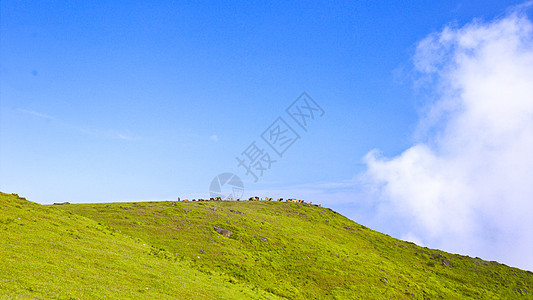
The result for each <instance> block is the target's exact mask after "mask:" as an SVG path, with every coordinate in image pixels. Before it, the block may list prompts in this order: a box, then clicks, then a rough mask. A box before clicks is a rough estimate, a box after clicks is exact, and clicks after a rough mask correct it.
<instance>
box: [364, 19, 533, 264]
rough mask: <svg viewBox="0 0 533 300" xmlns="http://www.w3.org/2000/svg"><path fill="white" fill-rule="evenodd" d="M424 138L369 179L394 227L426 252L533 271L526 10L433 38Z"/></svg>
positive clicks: (421, 63)
mask: <svg viewBox="0 0 533 300" xmlns="http://www.w3.org/2000/svg"><path fill="white" fill-rule="evenodd" d="M414 65H415V69H416V71H417V78H416V82H417V84H420V85H421V86H423V87H424V88H425V90H427V91H431V93H430V94H429V95H428V98H429V100H428V102H429V104H428V106H427V109H426V110H425V112H424V113H423V115H422V118H421V121H420V125H419V128H418V142H417V143H416V144H415V145H413V146H412V147H410V148H409V149H407V150H405V151H404V152H403V153H401V154H400V155H398V156H396V157H392V158H385V157H382V156H381V155H380V154H379V152H378V151H372V152H370V153H368V154H367V156H366V157H365V162H366V164H367V170H366V172H365V173H364V174H363V175H362V177H361V179H362V180H363V181H364V182H365V183H366V184H367V187H369V188H370V190H371V191H372V193H373V194H372V197H373V199H374V201H375V202H374V203H373V205H374V209H375V212H376V214H377V215H379V216H381V218H382V219H383V218H387V219H388V221H386V223H387V224H389V225H388V226H390V227H391V231H394V229H392V226H395V225H393V224H403V225H404V226H405V227H403V229H402V230H403V233H404V234H405V235H404V238H406V239H411V240H418V241H419V242H421V243H424V245H425V246H428V247H437V248H442V249H444V250H448V251H453V252H457V253H462V254H467V255H471V256H479V257H482V258H484V259H489V260H498V261H500V262H503V263H506V264H509V265H512V266H516V267H520V268H524V269H529V270H533V255H532V253H533V24H532V22H531V20H530V19H529V18H528V17H527V16H526V15H525V14H524V13H522V12H516V11H515V12H512V13H511V14H508V15H506V16H505V17H502V18H499V19H497V20H494V21H492V22H488V23H483V22H479V21H473V22H472V23H470V24H467V25H465V26H463V27H460V28H457V27H452V26H449V27H446V28H445V29H444V30H442V31H441V32H439V33H434V34H431V35H429V36H428V37H427V38H425V39H424V40H422V41H421V42H420V43H419V44H418V45H417V49H416V54H415V56H414Z"/></svg>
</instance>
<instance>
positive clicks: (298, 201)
mask: <svg viewBox="0 0 533 300" xmlns="http://www.w3.org/2000/svg"><path fill="white" fill-rule="evenodd" d="M178 201H182V202H190V201H192V202H196V201H198V202H202V201H243V200H241V198H237V199H233V198H228V199H222V197H211V198H209V200H208V199H202V198H199V199H192V200H188V199H184V200H181V199H180V198H179V197H178ZM248 201H275V200H274V198H269V197H265V198H264V199H263V198H259V197H250V198H248ZM277 201H278V202H283V201H285V202H294V203H302V204H307V205H315V206H318V207H321V206H322V205H321V204H313V202H306V201H305V200H298V199H287V200H283V198H278V199H277Z"/></svg>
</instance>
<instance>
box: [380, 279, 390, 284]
mask: <svg viewBox="0 0 533 300" xmlns="http://www.w3.org/2000/svg"><path fill="white" fill-rule="evenodd" d="M381 281H383V282H385V283H389V281H388V280H387V278H381Z"/></svg>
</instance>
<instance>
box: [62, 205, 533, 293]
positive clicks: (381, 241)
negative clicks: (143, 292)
mask: <svg viewBox="0 0 533 300" xmlns="http://www.w3.org/2000/svg"><path fill="white" fill-rule="evenodd" d="M61 209H64V210H65V211H70V212H73V213H76V214H80V215H83V216H86V217H89V218H92V219H94V220H97V221H98V222H101V223H103V224H107V225H109V226H110V227H112V228H116V229H119V230H120V231H121V232H122V233H124V234H127V235H129V236H132V237H136V238H139V239H142V240H144V241H147V242H149V243H150V244H151V245H154V246H155V247H157V248H161V249H164V250H165V251H166V252H168V253H172V254H173V255H174V256H176V255H179V256H176V257H180V259H181V260H182V261H185V262H190V263H191V264H192V265H193V266H195V267H196V268H197V269H199V270H202V271H204V272H207V273H209V272H212V271H216V272H220V273H224V274H227V275H228V276H230V277H231V278H232V280H233V281H238V282H245V283H247V284H254V285H256V286H257V287H259V288H260V289H262V290H266V291H269V292H272V293H275V294H277V295H280V296H283V297H288V298H296V299H306V298H315V297H317V298H329V297H332V296H338V297H341V298H347V297H349V298H390V297H392V298H416V299H423V298H424V297H429V298H446V299H459V298H461V299H464V298H494V299H496V298H497V299H502V298H507V299H516V298H519V297H524V298H532V296H533V273H531V272H528V271H523V270H520V269H516V268H511V267H508V266H505V265H502V264H499V263H496V262H488V261H484V260H481V259H479V258H470V257H466V256H460V255H454V254H449V253H446V252H443V251H439V250H432V249H428V248H422V247H419V246H416V245H414V244H412V243H409V242H404V241H400V240H397V239H394V238H391V237H389V236H387V235H384V234H381V233H378V232H376V231H373V230H370V229H368V228H366V227H364V226H361V225H358V224H357V223H355V222H353V221H351V220H349V219H347V218H345V217H343V216H341V215H339V214H337V213H335V212H333V211H331V210H328V209H325V208H319V207H314V206H312V207H308V206H304V205H302V204H296V203H278V202H257V201H251V202H248V201H246V202H188V203H184V202H149V203H113V204H77V205H65V206H62V207H61ZM187 210H190V211H188V212H187ZM231 210H234V211H239V212H242V213H243V214H239V213H237V212H232V211H231ZM214 225H218V226H220V227H222V228H225V229H229V230H232V231H233V232H234V233H235V234H234V235H233V236H231V237H230V238H226V237H223V236H221V235H219V234H217V233H216V232H215V231H214V230H213V226H214ZM261 238H263V239H261ZM447 261H448V262H450V263H451V265H452V267H449V266H447V265H445V264H444V263H443V262H447Z"/></svg>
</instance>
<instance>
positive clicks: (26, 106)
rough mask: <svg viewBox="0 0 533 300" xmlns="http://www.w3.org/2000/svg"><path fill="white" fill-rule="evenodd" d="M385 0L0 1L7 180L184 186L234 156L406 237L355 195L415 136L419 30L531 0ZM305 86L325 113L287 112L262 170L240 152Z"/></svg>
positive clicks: (150, 195)
mask: <svg viewBox="0 0 533 300" xmlns="http://www.w3.org/2000/svg"><path fill="white" fill-rule="evenodd" d="M390 2H391V3H388V2H384V1H372V2H355V1H344V2H335V3H330V2H329V1H323V2H304V1H299V2H296V1H295V2H286V1H280V2H276V3H268V2H255V3H247V2H242V3H238V2H234V3H233V4H225V3H220V2H215V1H207V2H200V1H198V2H196V1H195V2H185V1H178V2H166V1H164V2H160V3H158V4H153V3H152V2H150V3H148V2H146V1H129V2H128V3H119V2H109V1H100V2H93V3H87V2H86V1H73V2H44V1H2V2H1V20H0V22H1V23H0V24H1V29H0V30H1V32H0V33H1V58H0V59H1V69H0V76H1V87H0V93H1V94H0V97H1V98H0V190H1V191H3V192H9V193H11V192H16V193H19V194H21V195H24V196H26V197H27V198H28V199H30V200H32V201H35V202H39V203H52V202H63V201H70V202H111V201H143V200H174V199H176V197H178V196H181V198H197V197H209V185H210V183H211V180H212V179H213V178H214V177H215V176H216V175H217V174H220V173H223V172H231V173H234V174H236V175H238V176H239V177H240V178H241V179H242V180H243V181H244V185H245V195H244V196H251V195H255V194H258V195H259V196H267V195H270V196H273V197H286V198H289V197H294V198H305V199H307V200H310V201H314V202H320V203H323V204H324V205H326V206H329V207H332V208H334V209H336V210H338V211H340V212H341V213H343V214H345V215H347V216H349V217H351V218H352V219H354V220H356V221H359V222H362V223H365V224H367V225H371V226H373V227H374V228H376V229H379V230H382V231H384V232H387V233H390V234H393V235H394V236H397V237H409V236H411V235H409V234H410V232H411V231H412V230H410V229H409V226H415V225H406V224H407V223H405V222H404V221H402V220H390V221H387V220H386V218H374V217H373V216H376V215H378V214H377V213H376V211H375V209H376V206H377V205H378V204H376V203H371V204H368V201H367V200H365V201H366V202H365V201H363V200H361V199H362V198H360V197H363V198H365V197H366V198H368V193H367V191H364V184H362V183H361V182H360V179H359V178H360V176H361V174H363V173H364V172H365V171H366V170H367V167H368V166H367V164H368V162H367V161H365V159H364V158H365V156H366V155H367V154H368V153H369V152H370V151H372V150H373V149H379V150H380V151H381V155H383V156H384V157H396V156H399V155H401V154H402V153H403V152H404V151H405V150H406V149H408V148H409V147H411V146H412V145H413V144H415V143H416V142H417V140H418V139H419V137H417V135H416V133H417V132H419V131H420V130H419V129H420V123H421V120H422V119H423V117H421V115H423V114H424V112H425V111H426V108H427V105H428V103H429V102H430V101H429V100H427V99H426V98H425V96H426V95H427V93H425V92H422V90H421V89H418V88H417V86H418V84H419V83H420V81H419V79H420V77H418V76H417V75H414V74H415V73H416V71H415V70H414V69H415V68H414V66H413V61H414V60H416V59H415V56H416V53H417V49H419V48H420V47H419V46H418V45H420V44H419V43H420V41H422V40H424V39H425V38H426V37H428V36H430V35H431V34H433V33H435V32H440V31H442V30H443V28H445V27H446V26H447V25H450V24H451V26H456V27H459V28H460V27H461V26H464V25H465V24H469V23H471V22H472V20H474V19H477V20H479V21H480V22H491V20H493V19H495V18H500V17H501V16H502V15H504V14H506V12H507V11H508V10H509V7H512V6H514V5H517V4H520V3H521V2H520V1H445V2H444V3H439V2H428V1H412V2H408V3H401V2H392V1H390ZM304 91H305V92H307V93H308V94H309V95H310V96H311V97H312V98H313V99H314V100H315V101H316V102H317V103H318V104H319V105H320V106H321V107H322V108H323V110H324V115H323V116H322V117H319V118H316V119H315V120H313V122H311V123H310V125H309V128H308V131H307V132H305V131H302V130H301V128H298V127H297V125H295V123H290V125H291V126H294V127H293V128H294V129H295V130H297V131H298V134H300V135H301V139H299V140H298V141H297V142H296V143H294V144H293V145H292V146H291V147H290V149H288V150H287V152H286V153H284V155H283V156H282V157H277V158H276V160H277V161H276V163H274V164H272V168H271V169H269V170H267V171H265V172H264V175H263V176H262V177H261V178H260V179H259V180H258V182H256V183H255V182H254V180H253V178H251V177H250V176H247V175H246V171H245V170H244V169H243V168H242V167H239V166H238V163H237V160H236V157H237V156H239V155H240V154H241V153H242V152H243V151H244V150H245V149H246V148H247V147H248V146H249V145H250V143H251V142H253V141H258V144H259V143H260V142H261V138H260V135H261V133H262V132H263V131H265V130H266V129H267V127H268V126H269V125H270V124H271V123H272V122H273V121H274V120H275V119H276V118H278V117H282V118H285V119H286V120H287V121H290V118H289V117H288V115H287V114H286V112H285V109H286V108H287V107H288V106H289V105H290V104H291V103H292V102H293V101H294V100H295V99H296V98H297V97H298V96H299V95H300V94H301V93H302V92H304ZM262 145H263V146H264V147H265V149H268V146H265V145H264V144H262ZM272 154H274V153H272ZM387 180H388V179H387ZM362 186H363V187H362ZM317 190H319V191H318V192H317ZM366 198H365V199H366ZM361 202H365V205H360V203H361ZM398 224H399V225H400V226H397V225H398ZM406 234H407V235H406ZM418 236H419V237H418V239H417V238H414V237H413V239H417V240H420V241H419V243H428V245H430V246H440V244H439V243H438V242H434V243H432V242H431V238H427V239H423V238H420V236H423V234H422V233H419V234H418ZM447 249H452V250H457V251H470V250H468V249H461V248H454V247H451V246H449V247H448V248H447ZM472 251H473V252H475V250H472ZM487 255H489V256H490V255H492V254H487ZM532 265H533V263H532ZM528 267H529V266H528Z"/></svg>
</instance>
